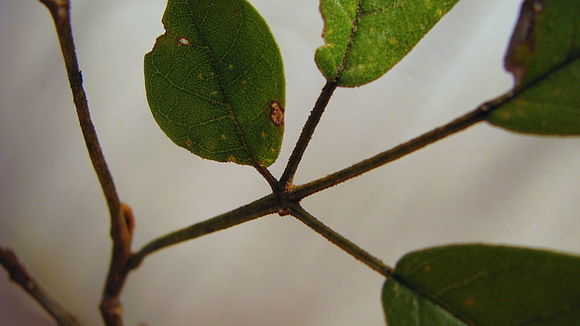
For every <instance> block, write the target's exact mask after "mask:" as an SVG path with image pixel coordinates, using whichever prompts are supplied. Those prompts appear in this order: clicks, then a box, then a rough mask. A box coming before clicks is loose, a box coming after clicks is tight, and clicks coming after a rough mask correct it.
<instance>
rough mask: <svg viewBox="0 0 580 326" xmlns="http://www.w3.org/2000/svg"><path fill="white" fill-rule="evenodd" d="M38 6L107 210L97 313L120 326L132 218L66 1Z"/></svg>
mask: <svg viewBox="0 0 580 326" xmlns="http://www.w3.org/2000/svg"><path fill="white" fill-rule="evenodd" d="M40 2H42V3H43V4H44V5H45V6H46V7H47V8H48V9H49V11H50V13H51V15H52V18H53V20H54V24H55V26H56V32H57V34H58V39H59V42H60V48H61V50H62V55H63V58H64V62H65V66H66V70H67V75H68V80H69V83H70V87H71V90H72V95H73V100H74V103H75V106H76V110H77V116H78V119H79V123H80V127H81V130H82V133H83V137H84V139H85V144H86V146H87V150H88V152H89V156H90V158H91V162H92V164H93V167H94V169H95V172H96V173H97V177H98V179H99V182H100V184H101V188H102V189H103V193H104V195H105V198H106V200H107V206H108V208H109V215H110V219H111V238H112V239H113V249H112V258H111V265H110V267H109V274H108V277H107V281H106V287H105V290H104V293H103V299H102V302H101V312H102V314H103V318H104V320H105V322H106V324H107V325H109V326H113V325H116V326H120V325H122V321H121V316H120V303H119V300H118V294H119V293H120V290H121V287H122V286H123V283H124V280H125V276H126V270H127V268H126V264H127V259H128V257H129V254H130V246H131V234H132V223H133V222H132V221H129V219H132V214H131V213H130V209H129V208H128V206H123V207H122V205H121V202H120V200H119V196H118V195H117V191H116V189H115V184H114V182H113V177H112V176H111V173H110V172H109V169H108V167H107V163H106V161H105V157H104V155H103V152H102V150H101V146H100V144H99V140H98V138H97V133H96V132H95V127H94V125H93V123H92V121H91V115H90V111H89V105H88V101H87V96H86V94H85V91H84V89H83V82H82V76H81V71H80V69H79V64H78V60H77V56H76V51H75V45H74V40H73V35H72V27H71V23H70V3H69V1H68V0H40ZM129 217H130V218H129ZM129 223H130V224H131V225H130V224H129Z"/></svg>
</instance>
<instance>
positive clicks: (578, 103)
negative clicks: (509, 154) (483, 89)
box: [488, 0, 580, 135]
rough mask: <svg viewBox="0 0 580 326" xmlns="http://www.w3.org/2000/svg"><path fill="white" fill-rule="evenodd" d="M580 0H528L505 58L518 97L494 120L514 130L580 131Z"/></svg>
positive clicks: (493, 116)
mask: <svg viewBox="0 0 580 326" xmlns="http://www.w3.org/2000/svg"><path fill="white" fill-rule="evenodd" d="M579 13H580V1H578V0H526V1H524V3H523V5H522V8H521V10H520V16H519V20H518V23H517V26H516V29H515V31H514V33H513V35H512V39H511V42H510V46H509V48H508V51H507V53H506V57H505V66H506V69H507V70H509V71H510V72H511V73H512V74H513V76H514V79H515V89H514V91H515V92H517V95H516V96H515V97H514V98H513V99H512V100H510V101H508V102H507V103H505V104H504V105H503V106H501V107H500V108H498V109H496V110H494V111H493V112H492V113H491V114H490V116H489V118H488V120H489V122H491V123H492V124H494V125H497V126H500V127H503V128H507V129H510V130H512V131H517V132H524V133H534V134H546V135H579V134H580V97H579V96H578V94H579V87H580V16H579Z"/></svg>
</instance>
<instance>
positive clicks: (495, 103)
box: [288, 54, 580, 201]
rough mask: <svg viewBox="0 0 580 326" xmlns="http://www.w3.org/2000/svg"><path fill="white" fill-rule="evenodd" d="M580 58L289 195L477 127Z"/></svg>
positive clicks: (304, 192)
mask: <svg viewBox="0 0 580 326" xmlns="http://www.w3.org/2000/svg"><path fill="white" fill-rule="evenodd" d="M579 58H580V55H578V54H576V55H573V56H571V57H569V58H567V59H566V60H564V61H563V62H562V63H560V64H559V65H556V66H554V67H552V69H550V70H549V71H546V72H545V73H544V74H542V75H540V76H538V77H537V78H536V79H535V80H534V81H532V82H529V83H528V84H526V85H525V87H520V88H518V87H516V88H515V89H512V90H511V91H509V92H507V93H505V94H504V95H502V96H499V97H497V98H496V99H493V100H491V101H488V102H485V103H483V104H481V105H480V106H478V107H477V108H476V109H475V110H473V111H471V112H468V113H466V114H464V115H462V116H461V117H459V118H457V119H455V120H453V121H451V122H449V123H447V124H445V125H443V126H441V127H438V128H435V129H433V130H431V131H429V132H427V133H425V134H422V135H420V136H418V137H416V138H413V139H411V140H409V141H407V142H405V143H402V144H400V145H398V146H395V147H393V148H391V149H389V150H387V151H384V152H382V153H379V154H377V155H375V156H372V157H370V158H368V159H366V160H363V161H360V162H359V163H356V164H354V165H352V166H350V167H347V168H345V169H342V170H340V171H338V172H335V173H332V174H330V175H328V176H326V177H323V178H320V179H317V180H314V181H311V182H309V183H306V184H304V185H301V186H297V187H293V188H292V189H291V190H290V191H289V194H288V196H289V198H290V200H292V201H300V200H302V199H303V198H305V197H308V196H310V195H312V194H314V193H316V192H319V191H321V190H324V189H327V188H330V187H332V186H334V185H337V184H339V183H342V182H345V181H347V180H349V179H351V178H354V177H356V176H359V175H361V174H363V173H366V172H368V171H370V170H372V169H375V168H377V167H379V166H381V165H384V164H386V163H389V162H392V161H395V160H397V159H399V158H401V157H403V156H406V155H408V154H410V153H413V152H414V151H416V150H419V149H421V148H423V147H425V146H427V145H430V144H432V143H434V142H436V141H438V140H441V139H443V138H445V137H447V136H449V135H452V134H455V133H457V132H459V131H461V130H463V129H466V128H468V127H471V126H473V125H474V124H476V123H478V122H481V121H483V120H485V119H486V118H487V116H488V115H489V114H490V113H491V112H492V111H494V110H495V109H497V108H499V107H501V106H502V105H504V104H506V103H507V102H509V101H511V100H513V99H515V98H516V97H517V96H518V95H520V94H521V93H523V92H525V91H527V90H529V89H531V88H532V87H534V86H536V85H538V84H540V83H541V82H542V81H544V80H546V79H548V78H550V76H553V75H554V74H557V73H558V72H560V71H561V70H562V69H565V68H566V67H567V66H569V65H570V64H572V63H573V62H575V61H576V60H578V59H579Z"/></svg>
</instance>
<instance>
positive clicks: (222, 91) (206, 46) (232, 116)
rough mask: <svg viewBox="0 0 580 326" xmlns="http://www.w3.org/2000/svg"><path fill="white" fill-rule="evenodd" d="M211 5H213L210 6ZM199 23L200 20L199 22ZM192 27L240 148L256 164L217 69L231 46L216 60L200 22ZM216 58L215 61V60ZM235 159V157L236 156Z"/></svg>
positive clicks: (190, 9)
mask: <svg viewBox="0 0 580 326" xmlns="http://www.w3.org/2000/svg"><path fill="white" fill-rule="evenodd" d="M187 7H188V8H189V12H190V14H191V17H192V19H193V20H195V19H196V18H197V16H196V15H195V14H194V10H193V8H192V7H191V5H190V3H189V2H188V3H187ZM212 7H213V6H212ZM212 7H210V8H209V9H208V12H209V11H210V10H211V8H212ZM239 10H240V16H241V17H240V26H239V28H238V30H240V28H241V26H242V24H243V23H244V14H243V13H244V10H243V8H239ZM200 23H201V22H200ZM193 28H194V29H195V32H196V33H197V35H198V37H199V39H200V40H201V42H202V43H203V44H204V47H202V49H203V51H206V52H208V57H209V61H210V66H211V68H212V70H213V72H214V73H215V74H216V76H217V77H218V82H217V85H218V92H219V93H220V94H222V96H223V97H224V103H223V104H224V105H225V107H226V108H227V109H228V111H229V115H230V119H231V120H232V122H233V124H234V126H235V132H236V135H237V136H238V139H239V141H240V143H241V145H242V148H243V149H244V151H245V152H246V155H247V156H248V159H249V160H250V161H251V162H252V163H253V164H258V161H257V159H256V157H255V156H254V152H253V150H252V147H251V146H250V144H249V142H248V141H247V139H246V137H245V136H244V132H243V128H242V126H241V123H240V121H239V119H238V116H237V114H236V112H235V110H234V108H233V107H232V104H231V99H230V98H229V96H228V93H227V92H226V88H225V87H224V84H225V82H224V80H223V79H222V78H223V77H222V76H221V74H219V73H218V72H217V71H218V69H217V64H218V62H220V61H221V60H223V59H224V58H225V57H227V55H228V54H229V50H231V48H230V49H229V50H228V52H227V53H226V54H224V56H223V57H221V58H219V60H218V56H217V55H216V54H215V53H214V51H213V49H212V47H211V45H210V43H209V42H208V41H207V39H206V37H205V34H204V33H203V32H202V28H201V25H200V24H197V23H196V22H195V21H194V22H193ZM216 60H217V61H216ZM236 159H237V158H236Z"/></svg>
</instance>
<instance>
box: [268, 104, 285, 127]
mask: <svg viewBox="0 0 580 326" xmlns="http://www.w3.org/2000/svg"><path fill="white" fill-rule="evenodd" d="M270 120H272V123H273V124H274V125H275V126H276V127H281V126H283V125H284V108H283V107H282V106H281V105H280V103H278V102H276V101H272V102H270Z"/></svg>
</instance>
